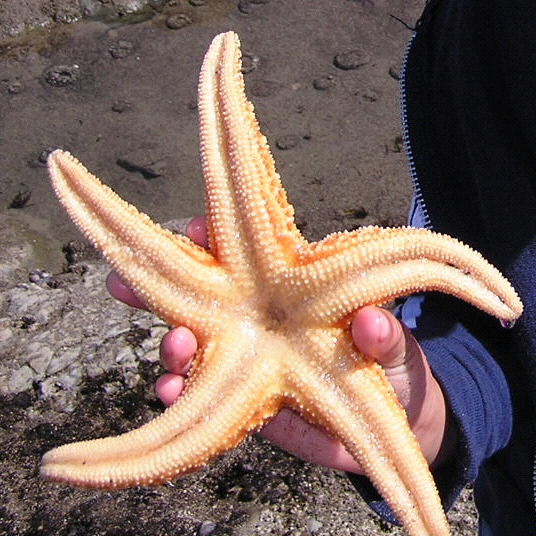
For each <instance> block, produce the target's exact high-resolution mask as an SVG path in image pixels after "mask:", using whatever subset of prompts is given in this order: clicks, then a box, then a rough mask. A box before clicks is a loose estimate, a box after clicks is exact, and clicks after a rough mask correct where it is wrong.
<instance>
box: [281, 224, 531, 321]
mask: <svg viewBox="0 0 536 536" xmlns="http://www.w3.org/2000/svg"><path fill="white" fill-rule="evenodd" d="M298 258H299V261H300V266H298V267H296V268H294V269H291V270H289V271H288V273H287V274H286V280H287V281H288V283H287V285H286V286H287V289H288V292H287V293H286V296H287V299H288V300H293V299H297V300H300V299H301V303H302V306H301V307H300V306H299V304H297V307H296V318H297V319H300V320H302V321H304V322H309V321H313V322H315V321H316V322H319V321H320V322H326V321H327V322H333V321H335V320H336V319H337V318H343V317H345V316H346V315H347V314H349V313H350V312H351V311H354V310H355V309H357V308H359V307H362V306H363V305H366V304H376V305H381V304H384V303H387V302H388V301H390V300H392V299H393V298H396V297H399V296H403V295H407V294H411V293H413V292H422V291H427V290H429V291H441V292H444V293H447V294H451V295H453V296H456V297H458V298H460V299H463V300H465V301H467V302H469V303H472V304H473V305H475V306H476V307H478V308H480V309H482V310H483V311H485V312H487V313H489V314H491V315H493V316H495V317H497V318H499V319H500V320H502V321H504V322H513V321H514V320H515V319H516V318H518V317H519V315H520V314H521V311H522V309H523V307H522V304H521V300H520V299H519V297H518V296H517V294H516V292H515V291H514V289H513V288H512V286H511V285H510V283H509V282H508V281H507V280H506V279H505V278H504V277H503V276H502V275H501V273H500V272H499V271H498V270H497V269H496V268H495V267H493V266H492V265H491V264H490V263H488V262H487V261H486V260H485V259H484V258H483V257H482V256H481V255H480V254H479V253H477V252H476V251H474V250H472V249H471V248H469V247H468V246H466V245H465V244H462V243H461V242H459V241H458V240H455V239H454V238H451V237H449V236H446V235H441V234H437V233H433V232H431V231H428V230H425V229H410V228H400V229H381V228H377V227H372V228H364V229H361V230H359V231H357V232H355V233H346V234H338V235H334V236H331V237H327V238H326V239H325V240H324V241H323V242H320V243H317V244H310V245H309V247H305V248H302V249H301V250H300V255H299V257H298ZM303 286H306V287H307V288H308V289H309V290H310V292H311V297H310V298H309V299H308V300H307V301H305V302H304V301H303V298H300V297H302V296H303Z"/></svg>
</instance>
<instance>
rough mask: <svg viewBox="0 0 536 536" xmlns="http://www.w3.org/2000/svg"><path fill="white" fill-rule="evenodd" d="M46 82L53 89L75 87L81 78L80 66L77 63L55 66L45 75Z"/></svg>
mask: <svg viewBox="0 0 536 536" xmlns="http://www.w3.org/2000/svg"><path fill="white" fill-rule="evenodd" d="M44 78H45V82H46V83H47V84H48V85H49V86H52V87H66V86H73V85H74V84H75V83H76V82H77V81H78V79H79V78H80V66H79V65H77V64H76V63H74V64H71V65H53V66H52V67H49V68H48V69H47V70H46V71H45V73H44Z"/></svg>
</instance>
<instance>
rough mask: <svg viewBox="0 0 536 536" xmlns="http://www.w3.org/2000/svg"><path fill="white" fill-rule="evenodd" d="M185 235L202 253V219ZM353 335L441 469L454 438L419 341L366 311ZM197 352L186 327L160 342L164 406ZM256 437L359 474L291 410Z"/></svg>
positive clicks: (112, 280) (119, 289)
mask: <svg viewBox="0 0 536 536" xmlns="http://www.w3.org/2000/svg"><path fill="white" fill-rule="evenodd" d="M186 233H187V235H188V236H189V237H190V238H191V239H192V240H193V241H195V242H196V243H198V244H200V245H203V246H205V247H206V245H207V235H206V225H205V220H204V218H194V219H193V220H191V221H190V223H189V224H188V226H187V229H186ZM107 287H108V290H109V291H110V293H111V294H112V296H114V297H115V298H117V299H120V300H121V301H123V302H125V303H127V304H128V305H131V306H134V307H140V308H144V306H143V304H142V303H141V302H140V301H139V300H138V299H137V298H136V296H135V295H134V294H133V293H132V291H131V290H130V289H129V288H128V287H127V286H126V285H125V284H124V283H123V282H122V281H121V280H120V278H119V276H118V275H117V274H116V273H115V272H111V273H110V275H109V276H108V279H107ZM351 334H352V338H353V340H354V344H355V345H356V348H357V349H358V350H359V351H360V352H361V353H363V354H366V355H367V356H369V357H372V358H373V359H375V360H376V361H377V362H378V363H379V364H380V365H382V367H383V368H384V370H385V372H386V375H387V378H388V379H389V381H390V382H391V384H392V385H393V387H394V390H395V392H396V394H397V397H398V399H399V401H400V403H401V404H402V406H403V407H404V409H405V410H406V413H407V416H408V420H409V423H410V425H411V428H412V430H413V432H414V433H415V435H416V437H417V439H418V441H419V443H420V446H421V449H422V451H423V453H424V456H425V458H426V459H427V460H428V463H429V464H430V465H432V466H438V465H440V464H441V463H442V462H443V461H444V460H446V459H447V458H448V457H449V454H450V453H451V452H452V451H453V449H454V444H455V438H454V437H452V432H450V430H449V427H448V423H449V417H448V412H447V408H446V404H445V399H444V397H443V393H442V391H441V388H440V386H439V384H438V383H437V381H436V380H435V378H434V377H433V376H432V373H431V371H430V367H429V366H428V363H427V361H426V357H425V356H424V354H423V352H422V350H421V348H420V346H419V344H418V343H417V341H416V340H415V339H414V337H413V336H412V335H411V333H410V332H409V330H408V329H407V328H406V327H405V326H403V325H402V324H401V323H400V322H399V321H398V320H397V319H396V318H395V317H394V316H393V315H392V314H391V313H389V312H388V311H386V310H384V309H381V308H379V307H370V306H369V307H363V308H362V309H360V310H359V311H357V313H356V315H355V317H354V320H353V322H352V326H351ZM196 350H197V341H196V339H195V336H194V335H193V333H192V332H191V331H190V330H189V329H187V328H186V327H182V326H181V327H177V328H174V329H172V330H170V331H169V332H168V333H167V334H166V335H165V336H164V338H163V339H162V343H161V345H160V357H161V361H162V364H163V366H164V368H166V370H167V371H168V372H167V373H165V374H163V375H162V376H161V377H160V378H159V379H158V380H157V382H156V392H157V394H158V396H159V398H160V399H161V400H162V402H163V403H164V404H166V405H170V404H172V403H173V402H174V401H175V400H176V399H177V398H178V397H179V396H180V394H181V392H182V390H183V388H184V382H185V377H186V375H187V373H188V370H189V368H190V366H191V362H192V359H193V356H194V354H195V351H196ZM259 434H260V435H261V436H262V437H264V438H266V439H268V440H270V441H272V442H273V443H274V444H276V445H278V446H279V447H281V448H283V449H285V450H287V451H289V452H291V453H292V454H294V455H296V456H298V457H299V458H301V459H303V460H306V461H311V462H314V463H317V464H319V465H324V466H327V467H332V468H335V469H340V470H344V471H350V472H354V473H359V474H362V473H363V471H362V469H361V467H360V466H359V465H358V464H357V462H356V461H355V460H354V459H353V458H352V456H350V454H348V452H347V451H346V450H345V449H344V447H343V446H342V444H341V443H340V442H338V441H336V440H335V439H333V438H331V437H329V436H328V435H326V434H325V433H324V432H323V430H321V429H319V428H317V427H316V426H313V425H311V424H309V423H308V422H307V421H305V420H304V419H302V418H301V417H300V416H299V415H298V414H297V413H295V412H293V411H292V410H290V409H283V410H281V411H280V412H279V414H278V415H277V416H276V417H274V418H273V419H272V420H271V421H270V422H269V423H267V424H266V425H265V426H264V427H263V428H262V430H261V431H260V432H259Z"/></svg>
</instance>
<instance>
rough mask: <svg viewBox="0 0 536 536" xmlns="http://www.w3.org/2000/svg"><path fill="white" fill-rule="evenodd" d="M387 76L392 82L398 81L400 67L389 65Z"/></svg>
mask: <svg viewBox="0 0 536 536" xmlns="http://www.w3.org/2000/svg"><path fill="white" fill-rule="evenodd" d="M389 76H390V77H391V78H392V79H393V80H397V81H398V80H400V67H399V66H398V65H391V67H389Z"/></svg>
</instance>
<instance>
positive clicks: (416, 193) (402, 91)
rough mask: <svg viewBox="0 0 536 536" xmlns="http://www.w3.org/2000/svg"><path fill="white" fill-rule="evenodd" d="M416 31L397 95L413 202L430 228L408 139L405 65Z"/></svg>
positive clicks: (405, 53)
mask: <svg viewBox="0 0 536 536" xmlns="http://www.w3.org/2000/svg"><path fill="white" fill-rule="evenodd" d="M415 36H416V32H413V34H412V36H411V38H410V40H409V43H408V45H407V47H406V50H405V52H404V57H403V59H402V66H401V68H400V81H399V95H400V97H399V98H400V120H401V123H402V139H403V142H404V151H405V153H406V160H407V163H408V169H409V175H410V179H411V182H412V185H413V202H414V203H415V204H416V205H418V206H419V207H420V209H421V210H422V215H423V218H424V225H425V227H426V228H427V229H431V228H432V224H431V221H430V216H429V215H428V210H427V208H426V204H425V202H424V199H423V196H422V190H421V186H420V184H419V178H418V177H417V169H416V166H415V158H414V155H413V150H412V147H411V140H410V131H409V130H410V129H409V121H408V103H407V88H406V75H407V66H408V60H409V54H410V51H411V47H412V45H413V41H414V40H415Z"/></svg>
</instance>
